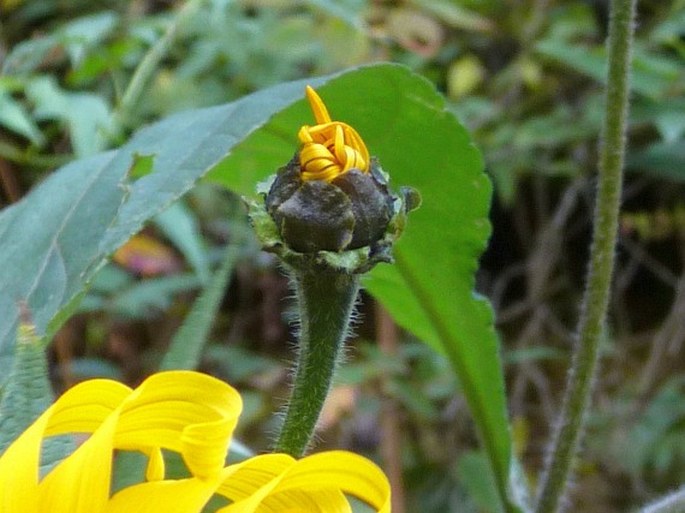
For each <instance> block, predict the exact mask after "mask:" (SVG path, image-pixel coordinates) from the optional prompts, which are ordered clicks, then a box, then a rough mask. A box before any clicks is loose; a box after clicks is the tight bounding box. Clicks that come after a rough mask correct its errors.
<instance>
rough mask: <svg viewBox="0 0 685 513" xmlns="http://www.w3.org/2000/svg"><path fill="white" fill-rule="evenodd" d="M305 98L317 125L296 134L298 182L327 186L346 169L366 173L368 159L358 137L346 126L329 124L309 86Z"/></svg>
mask: <svg viewBox="0 0 685 513" xmlns="http://www.w3.org/2000/svg"><path fill="white" fill-rule="evenodd" d="M306 95H307V99H308V100H309V105H310V106H311V108H312V111H313V112H314V118H315V119H316V123H317V124H316V125H314V126H309V125H304V126H303V127H302V128H300V131H299V133H298V138H299V139H300V142H301V143H302V148H301V149H300V167H301V171H300V172H301V174H302V179H303V180H324V181H326V182H330V181H332V180H333V179H335V178H337V177H339V176H340V175H343V174H345V173H347V172H348V171H349V170H350V169H359V170H361V171H363V172H364V173H368V172H369V166H370V164H371V159H370V157H369V151H368V150H367V149H366V145H365V144H364V141H363V140H362V138H361V136H360V135H359V134H358V133H357V131H356V130H355V129H354V128H352V127H351V126H350V125H348V124H347V123H343V122H342V121H332V120H331V116H330V115H329V114H328V110H327V109H326V105H324V103H323V100H321V98H320V97H319V95H318V94H317V93H316V91H314V89H313V88H311V87H310V86H307V88H306Z"/></svg>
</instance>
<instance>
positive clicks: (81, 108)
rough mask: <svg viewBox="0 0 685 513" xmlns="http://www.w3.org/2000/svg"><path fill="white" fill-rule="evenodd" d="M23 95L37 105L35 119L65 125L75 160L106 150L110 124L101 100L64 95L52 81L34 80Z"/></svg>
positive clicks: (40, 78)
mask: <svg viewBox="0 0 685 513" xmlns="http://www.w3.org/2000/svg"><path fill="white" fill-rule="evenodd" d="M26 95H27V97H28V98H30V99H31V101H32V102H33V103H35V104H36V110H35V113H34V114H35V116H36V118H37V119H39V120H40V119H53V120H59V121H63V122H65V123H66V124H67V126H68V127H69V132H70V133H69V135H70V139H71V145H72V146H73V148H74V152H75V153H76V155H77V156H79V157H83V156H86V155H92V154H94V153H96V152H98V151H100V150H102V149H103V148H104V147H105V146H106V144H105V143H106V141H107V138H108V137H109V135H110V134H111V133H112V132H113V124H112V121H111V119H110V114H109V107H108V106H107V104H106V103H105V101H104V100H103V99H102V98H101V97H100V96H98V95H96V94H92V93H70V92H67V91H63V90H62V89H60V87H59V85H58V84H57V82H56V81H55V79H54V78H53V77H37V78H35V79H34V80H32V81H31V82H29V84H28V85H27V87H26Z"/></svg>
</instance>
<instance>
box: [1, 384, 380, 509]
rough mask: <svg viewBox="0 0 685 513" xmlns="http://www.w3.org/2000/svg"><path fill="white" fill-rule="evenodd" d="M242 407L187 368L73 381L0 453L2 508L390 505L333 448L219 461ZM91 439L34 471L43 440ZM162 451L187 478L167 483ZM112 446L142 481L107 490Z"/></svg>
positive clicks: (223, 388) (364, 471)
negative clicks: (127, 378) (129, 382)
mask: <svg viewBox="0 0 685 513" xmlns="http://www.w3.org/2000/svg"><path fill="white" fill-rule="evenodd" d="M241 409H242V403H241V399H240V396H239V395H238V393H237V392H236V391H235V390H234V389H233V388H231V387H230V386H228V385H226V384H225V383H223V382H221V381H219V380H217V379H214V378H212V377H209V376H206V375H203V374H200V373H196V372H189V371H171V372H163V373H159V374H155V375H153V376H152V377H150V378H148V379H147V380H146V381H145V382H143V383H142V384H141V385H140V386H139V387H138V388H137V389H135V390H131V389H130V388H128V387H126V386H124V385H122V384H120V383H117V382H114V381H110V380H91V381H87V382H84V383H82V384H80V385H77V386H75V387H74V388H72V389H71V390H69V391H68V392H67V393H65V394H64V395H63V396H62V397H61V398H60V399H58V400H57V402H55V404H53V405H52V406H51V407H50V408H49V409H48V410H47V411H46V412H45V413H44V414H43V415H41V416H40V417H39V418H38V419H37V420H36V421H35V422H34V423H33V424H32V425H31V426H30V427H29V428H28V429H27V430H26V431H25V432H24V433H23V434H22V435H21V436H20V437H19V438H18V439H17V440H15V442H14V443H13V444H12V445H10V447H8V448H7V450H6V451H5V453H4V454H3V455H2V456H1V457H0V513H46V512H50V513H119V512H122V513H123V512H126V513H129V512H136V513H193V512H200V511H202V508H203V507H204V506H205V504H206V503H207V501H208V500H209V499H210V498H211V497H212V496H213V495H214V494H215V493H217V494H219V495H222V496H224V497H226V498H227V499H229V501H231V503H230V504H229V505H228V506H226V507H224V508H222V509H220V510H219V512H220V513H309V512H311V513H345V512H347V513H349V512H350V511H351V510H350V506H349V504H348V502H347V499H346V498H345V495H344V494H350V495H353V496H357V497H358V498H360V499H362V500H364V501H366V502H367V503H368V504H369V505H371V506H372V507H374V508H375V509H376V510H378V511H379V512H383V513H388V512H389V511H390V506H389V501H390V499H389V495H390V489H389V485H388V481H387V479H386V477H385V475H384V474H383V473H382V472H381V470H380V469H379V468H378V467H376V466H375V465H374V464H373V463H371V462H370V461H368V460H366V459H364V458H362V457H360V456H357V455H355V454H352V453H348V452H344V451H332V452H326V453H320V454H315V455H313V456H309V457H306V458H303V459H301V460H295V459H293V458H291V457H290V456H287V455H284V454H265V455H262V456H256V457H254V458H250V459H248V460H246V461H244V462H241V463H238V464H234V465H229V466H224V461H225V457H226V452H227V448H228V445H229V443H230V438H231V435H232V433H233V429H234V428H235V425H236V423H237V420H238V416H239V414H240V411H241ZM68 433H87V434H89V435H90V436H89V438H88V439H87V440H86V441H85V442H84V443H83V444H81V446H80V447H78V448H77V449H76V450H75V451H74V452H73V453H72V454H71V455H70V456H69V457H68V458H66V459H65V460H63V461H62V462H60V463H59V464H58V465H57V466H55V467H54V468H53V469H52V470H51V471H50V472H49V473H48V474H47V475H46V476H45V477H43V478H42V479H41V478H40V477H39V464H40V453H41V444H42V441H43V439H44V438H46V437H50V436H54V435H61V434H68ZM162 449H166V450H171V451H175V452H178V453H180V454H181V455H182V457H183V460H184V462H185V464H186V466H187V468H188V470H189V472H190V474H191V476H192V477H188V478H185V479H176V480H171V479H165V476H164V472H165V468H164V459H163V456H162V452H161V451H162ZM115 450H128V451H140V452H142V453H144V454H146V455H147V456H148V466H147V470H146V480H145V481H144V482H142V483H140V484H137V485H133V486H130V487H128V488H124V489H123V490H121V491H119V492H117V493H116V494H114V495H113V496H111V495H110V481H111V476H112V458H113V452H114V451H115Z"/></svg>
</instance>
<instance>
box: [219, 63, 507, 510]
mask: <svg viewBox="0 0 685 513" xmlns="http://www.w3.org/2000/svg"><path fill="white" fill-rule="evenodd" d="M318 90H319V92H320V94H321V96H322V98H323V99H324V101H325V102H326V104H327V106H328V108H329V111H330V113H331V115H332V116H333V118H334V119H341V120H344V121H345V122H347V123H350V124H351V125H352V126H354V127H355V128H356V129H357V130H358V131H359V133H360V134H361V136H362V138H363V139H364V140H365V142H366V144H367V146H368V147H369V149H370V151H371V153H372V154H373V155H376V156H377V157H378V158H379V160H380V162H381V165H382V166H383V168H384V169H385V170H386V171H387V172H388V173H390V176H391V180H392V183H393V184H395V185H396V186H399V185H410V186H412V187H415V188H416V189H418V190H419V191H420V192H421V195H422V196H423V204H422V206H421V208H420V209H419V210H417V211H416V212H412V213H411V215H410V216H409V217H410V219H409V223H408V228H407V231H406V232H405V234H404V235H403V237H402V238H401V239H400V240H399V242H398V243H397V245H396V247H395V258H396V263H395V265H391V266H390V265H388V266H385V265H380V266H378V267H377V268H376V269H374V270H373V271H372V272H371V275H370V278H369V279H368V280H367V281H366V286H367V288H368V289H369V290H370V292H371V293H372V294H373V295H374V296H376V297H377V298H378V299H380V301H381V302H383V303H384V304H385V306H386V307H387V308H388V310H389V311H390V313H391V314H392V316H393V317H394V318H395V320H396V321H397V322H398V323H399V324H400V325H401V326H402V327H404V328H406V329H407V330H409V331H411V332H412V333H414V334H415V335H417V336H418V337H419V338H421V339H422V340H424V341H425V342H427V343H429V344H431V345H432V346H433V347H434V348H436V349H438V350H440V351H442V352H444V353H445V354H446V355H447V356H448V357H449V359H450V361H451V362H452V365H453V367H454V369H455V370H456V371H457V374H458V376H459V379H460V381H461V383H462V386H463V389H464V393H465V395H466V399H467V401H468V403H469V406H470V408H471V412H472V414H473V416H474V419H475V423H476V426H477V429H478V431H479V433H480V435H481V438H482V440H483V442H484V445H485V448H486V451H487V454H488V457H489V461H490V464H491V467H492V469H493V471H494V474H495V481H496V483H497V486H498V491H499V499H500V500H501V501H502V502H503V503H504V502H506V501H507V482H508V479H509V472H510V470H509V466H510V460H511V440H510V436H509V428H508V421H507V414H506V407H505V395H504V379H503V376H502V366H501V361H500V357H499V342H498V339H497V336H496V334H495V331H494V328H493V314H492V310H491V308H490V305H489V304H488V302H487V301H485V300H484V299H482V298H479V297H477V296H475V295H474V293H473V292H472V291H473V287H474V284H475V283H474V273H475V271H476V269H477V267H478V258H479V256H480V254H481V253H482V251H483V249H484V247H485V244H486V241H487V239H488V236H489V234H490V224H489V221H488V218H487V216H488V210H489V206H490V196H491V192H492V191H491V185H490V182H489V180H488V178H487V177H486V176H485V174H484V173H483V171H482V168H483V163H482V159H481V156H480V154H479V152H478V151H477V150H476V148H475V147H474V146H473V145H472V144H471V141H470V140H469V137H468V134H467V133H466V130H465V129H464V128H463V127H462V126H461V125H460V124H459V123H458V122H457V120H456V118H455V117H454V116H453V115H452V114H450V113H449V112H447V111H446V110H445V105H444V101H443V99H442V97H441V96H440V95H439V94H438V93H437V92H436V91H435V90H434V89H433V87H432V86H431V85H430V84H429V83H428V82H427V81H424V80H422V79H421V78H419V77H417V76H416V75H412V74H411V73H409V72H407V71H406V70H405V69H404V68H401V67H399V66H392V65H385V66H377V67H372V68H368V69H362V70H360V71H359V72H357V73H349V74H346V75H342V76H340V77H339V78H336V79H334V80H331V81H330V82H328V83H326V84H325V85H323V86H321V87H319V89H318ZM303 122H304V123H309V122H311V113H309V112H307V110H306V106H305V105H303V104H301V103H300V104H297V105H294V106H293V107H292V108H289V109H286V110H285V111H283V112H280V113H278V114H277V115H276V116H274V118H273V120H272V121H271V122H270V123H269V124H268V125H267V126H266V127H264V129H263V130H260V131H259V132H256V133H255V134H253V135H252V136H251V137H250V138H248V139H247V140H246V141H245V142H244V143H243V144H241V145H240V146H239V147H238V148H237V149H236V151H235V153H234V155H233V158H232V159H230V160H226V161H225V162H223V163H222V164H220V165H219V166H217V168H216V169H215V170H214V172H213V173H212V174H210V177H211V178H213V179H215V180H217V181H219V182H221V183H223V184H224V185H226V186H228V187H229V188H231V189H234V190H237V191H239V192H242V193H243V194H251V193H253V188H254V183H255V180H257V179H262V178H264V177H265V176H266V175H268V174H270V173H272V172H274V171H275V170H276V169H277V168H278V167H279V166H281V165H283V164H284V163H286V162H287V161H288V159H289V158H291V157H292V153H293V147H294V145H295V142H294V141H295V134H296V131H297V128H298V127H299V126H300V125H301V124H302V123H303Z"/></svg>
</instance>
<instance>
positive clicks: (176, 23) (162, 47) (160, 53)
mask: <svg viewBox="0 0 685 513" xmlns="http://www.w3.org/2000/svg"><path fill="white" fill-rule="evenodd" d="M202 2H203V0H188V1H187V2H186V4H185V5H184V6H183V7H182V8H181V10H180V11H179V12H178V14H176V17H175V18H174V19H173V21H172V22H171V24H170V25H169V26H168V27H167V29H166V31H165V32H164V34H163V35H162V37H161V38H160V39H159V40H158V41H157V42H156V43H155V44H154V45H153V46H152V47H151V48H150V50H149V51H148V52H147V53H146V54H145V57H143V60H142V61H140V64H138V67H137V68H136V70H135V71H134V72H133V76H132V77H131V80H130V82H129V83H128V86H127V87H126V90H125V91H124V94H123V95H122V97H121V101H120V102H119V105H118V107H117V110H116V112H115V121H116V122H117V126H119V125H120V124H121V123H122V122H125V120H126V118H127V116H128V114H129V113H130V112H131V110H132V109H133V108H134V107H135V106H136V104H137V103H138V100H139V99H140V96H141V94H142V93H143V90H144V88H145V85H146V84H147V83H148V81H149V80H150V78H151V77H152V74H153V73H154V72H155V70H156V69H157V66H159V63H160V62H161V61H162V59H163V58H164V56H165V55H166V54H167V52H168V51H169V48H170V47H171V44H172V43H173V41H174V39H175V38H176V33H177V32H178V29H179V27H180V26H181V25H182V24H183V22H184V21H185V20H186V19H187V18H188V17H189V16H190V15H191V14H192V13H193V12H195V9H197V8H198V6H199V5H200V4H201V3H202Z"/></svg>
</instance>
